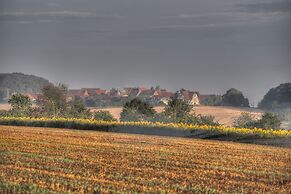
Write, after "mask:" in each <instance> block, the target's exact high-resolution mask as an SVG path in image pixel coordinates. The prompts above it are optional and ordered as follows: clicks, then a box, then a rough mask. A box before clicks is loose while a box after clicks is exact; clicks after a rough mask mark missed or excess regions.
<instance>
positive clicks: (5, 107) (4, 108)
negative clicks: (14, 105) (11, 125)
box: [0, 104, 11, 110]
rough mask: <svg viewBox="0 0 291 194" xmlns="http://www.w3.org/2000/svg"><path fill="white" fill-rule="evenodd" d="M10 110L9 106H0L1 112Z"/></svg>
mask: <svg viewBox="0 0 291 194" xmlns="http://www.w3.org/2000/svg"><path fill="white" fill-rule="evenodd" d="M10 108H11V106H10V105H9V104H0V110H9V109H10Z"/></svg>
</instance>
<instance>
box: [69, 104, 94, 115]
mask: <svg viewBox="0 0 291 194" xmlns="http://www.w3.org/2000/svg"><path fill="white" fill-rule="evenodd" d="M68 114H69V117H72V118H83V119H89V118H92V114H91V113H90V110H89V109H87V108H86V107H85V105H84V103H83V101H82V100H74V101H73V102H72V103H71V106H70V110H69V113H68Z"/></svg>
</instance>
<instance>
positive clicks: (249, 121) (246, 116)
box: [233, 112, 256, 128]
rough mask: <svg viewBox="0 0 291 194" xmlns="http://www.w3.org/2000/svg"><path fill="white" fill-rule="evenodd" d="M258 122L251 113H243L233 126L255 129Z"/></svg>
mask: <svg viewBox="0 0 291 194" xmlns="http://www.w3.org/2000/svg"><path fill="white" fill-rule="evenodd" d="M255 124H256V120H255V118H254V116H253V115H252V114H251V113H248V112H242V113H241V115H240V116H239V117H238V118H237V119H236V120H235V121H234V123H233V126H234V127H238V128H254V127H255Z"/></svg>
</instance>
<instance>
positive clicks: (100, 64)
mask: <svg viewBox="0 0 291 194" xmlns="http://www.w3.org/2000/svg"><path fill="white" fill-rule="evenodd" d="M290 26H291V1H290V0H264V1H262V0H255V1H254V0H195V1H189V0H179V1H178V0H143V1H136V0H98V1H91V0H47V1H39V0H1V2H0V43H1V44H0V67H1V72H24V73H28V74H36V75H40V76H43V77H46V78H48V79H49V80H51V81H53V82H63V83H66V84H69V86H70V87H71V88H80V87H106V88H110V87H122V86H137V85H146V86H150V85H161V86H162V87H165V88H169V89H172V90H178V89H180V88H181V87H184V88H188V89H193V90H198V91H200V92H201V93H218V94H223V93H224V92H225V91H226V90H227V89H229V88H231V87H235V88H239V89H240V90H242V91H243V92H244V94H246V96H247V97H249V98H250V102H251V104H253V103H255V104H256V103H257V102H258V101H259V100H261V99H262V97H263V95H264V94H265V93H266V92H267V91H268V90H269V89H270V88H271V87H274V86H277V85H278V84H280V83H284V82H291V76H290V74H291V56H290V53H291V39H290V32H291V27H290Z"/></svg>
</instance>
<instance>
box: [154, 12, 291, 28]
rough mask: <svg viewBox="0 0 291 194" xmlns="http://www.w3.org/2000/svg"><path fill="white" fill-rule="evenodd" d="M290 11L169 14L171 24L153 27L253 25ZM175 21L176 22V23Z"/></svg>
mask: <svg viewBox="0 0 291 194" xmlns="http://www.w3.org/2000/svg"><path fill="white" fill-rule="evenodd" d="M286 16H291V15H290V14H289V13H281V12H255V13H249V12H243V11H225V12H214V13H206V14H179V15H177V16H168V17H164V18H163V19H166V20H169V21H171V24H170V25H162V26H158V27H152V28H153V29H157V28H160V29H166V28H167V29H178V28H184V29H190V28H214V27H228V26H243V25H253V24H260V23H265V22H271V21H277V20H280V19H282V18H286ZM174 23H175V24H174Z"/></svg>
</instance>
